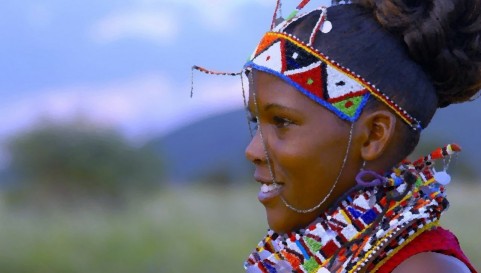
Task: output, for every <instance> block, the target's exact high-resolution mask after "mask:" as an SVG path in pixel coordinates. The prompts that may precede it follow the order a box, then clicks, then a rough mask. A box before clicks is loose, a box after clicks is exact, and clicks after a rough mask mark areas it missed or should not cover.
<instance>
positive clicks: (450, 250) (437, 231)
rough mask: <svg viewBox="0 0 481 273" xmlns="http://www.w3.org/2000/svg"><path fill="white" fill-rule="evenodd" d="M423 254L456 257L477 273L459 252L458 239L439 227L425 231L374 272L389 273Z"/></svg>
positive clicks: (461, 252) (460, 251)
mask: <svg viewBox="0 0 481 273" xmlns="http://www.w3.org/2000/svg"><path fill="white" fill-rule="evenodd" d="M423 252H437V253H442V254H445V255H450V256H453V257H456V258H458V259H459V260H460V261H462V262H463V263H465V264H466V265H467V266H468V267H469V269H470V270H471V272H472V273H477V271H476V269H474V267H473V265H472V264H471V263H470V262H469V259H468V258H467V257H466V255H464V253H463V251H462V250H461V247H460V246H459V242H458V238H456V236H455V235H454V234H453V233H451V232H450V231H448V230H445V229H443V228H440V227H438V228H434V229H432V230H429V231H425V232H424V233H422V234H421V235H419V236H418V237H417V238H415V239H414V240H413V241H412V242H410V243H409V244H408V245H406V246H405V247H403V248H402V249H401V250H399V252H397V253H396V254H395V255H393V256H392V257H391V258H390V259H389V261H387V262H386V263H385V264H384V265H383V266H381V267H380V268H379V270H377V271H376V272H377V273H390V272H392V271H393V270H394V269H395V268H396V267H397V266H398V265H400V264H401V263H402V262H404V261H405V260H407V259H408V258H409V257H412V256H414V255H416V254H419V253H423Z"/></svg>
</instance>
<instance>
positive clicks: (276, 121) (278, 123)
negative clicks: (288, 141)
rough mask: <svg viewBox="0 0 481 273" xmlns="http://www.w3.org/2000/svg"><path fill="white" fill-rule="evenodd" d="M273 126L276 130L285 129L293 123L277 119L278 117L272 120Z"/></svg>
mask: <svg viewBox="0 0 481 273" xmlns="http://www.w3.org/2000/svg"><path fill="white" fill-rule="evenodd" d="M272 119H273V121H274V124H275V125H276V127H277V128H286V127H288V126H289V125H291V124H294V122H293V121H292V120H290V119H287V118H283V117H279V116H274V117H273V118H272Z"/></svg>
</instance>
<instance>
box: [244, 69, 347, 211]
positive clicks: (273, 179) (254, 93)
mask: <svg viewBox="0 0 481 273" xmlns="http://www.w3.org/2000/svg"><path fill="white" fill-rule="evenodd" d="M249 82H250V86H252V87H253V86H254V85H253V83H252V77H249ZM252 89H253V90H252V100H253V101H254V108H255V109H254V110H255V115H256V119H257V122H258V124H257V130H258V131H259V136H260V138H261V141H262V147H263V149H264V154H265V157H266V161H267V166H268V169H269V174H270V176H271V180H272V183H273V184H274V185H275V186H279V184H278V183H277V180H276V177H275V175H274V170H273V167H272V160H271V157H270V155H269V151H268V149H267V143H266V140H265V137H264V134H263V132H262V126H261V123H260V118H259V105H258V103H257V93H256V91H255V88H254V87H253V88H252ZM249 128H250V126H249ZM353 130H354V123H353V122H352V123H351V127H350V129H349V139H348V142H347V147H346V152H345V154H344V158H343V160H342V163H341V167H340V170H339V173H338V174H337V177H336V179H335V180H334V183H333V184H332V187H331V188H330V190H329V192H328V193H327V194H326V196H324V198H323V199H322V200H321V201H320V202H319V203H317V205H315V206H313V207H311V208H309V209H299V208H296V207H294V206H293V205H292V204H290V203H289V202H288V201H287V200H286V199H285V197H284V196H282V195H281V200H282V202H283V203H284V205H285V206H286V207H287V208H289V209H290V210H292V211H294V212H297V213H300V214H307V213H311V212H313V211H315V210H317V209H319V208H320V207H321V206H322V205H323V204H324V203H325V202H326V201H327V200H328V199H329V197H330V196H331V195H332V192H333V191H334V189H335V188H336V186H337V184H338V182H339V180H340V178H341V176H342V173H343V171H344V167H345V166H346V162H347V158H348V157H349V151H350V149H351V144H352V134H353Z"/></svg>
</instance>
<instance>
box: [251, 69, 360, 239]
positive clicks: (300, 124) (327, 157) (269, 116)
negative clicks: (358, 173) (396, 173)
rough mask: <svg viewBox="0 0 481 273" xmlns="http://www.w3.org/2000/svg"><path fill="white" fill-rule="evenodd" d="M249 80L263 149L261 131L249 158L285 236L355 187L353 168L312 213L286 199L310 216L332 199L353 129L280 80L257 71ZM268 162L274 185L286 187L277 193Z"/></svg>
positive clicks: (262, 197)
mask: <svg viewBox="0 0 481 273" xmlns="http://www.w3.org/2000/svg"><path fill="white" fill-rule="evenodd" d="M250 77H252V78H251V86H250V90H251V91H250V94H249V112H250V113H251V115H252V117H256V115H257V114H258V120H257V122H258V125H260V129H261V130H262V135H263V140H264V143H262V139H261V135H260V130H259V129H258V130H257V131H256V133H255V135H254V137H253V139H252V140H251V142H250V144H249V145H248V146H247V148H246V157H247V159H249V160H250V161H251V162H252V163H254V165H255V173H254V178H255V179H256V181H258V182H259V183H260V184H262V185H260V187H261V190H260V191H259V196H258V198H259V201H260V202H261V203H262V204H263V205H264V206H265V208H266V213H267V221H268V224H269V226H270V228H271V229H273V230H274V231H276V232H278V233H286V232H290V231H293V230H296V229H300V228H304V227H306V226H307V225H308V224H309V223H311V222H312V221H313V220H314V219H315V218H316V217H317V216H318V215H319V213H320V212H321V211H323V210H325V209H326V208H327V206H328V205H329V204H330V203H332V202H334V201H335V200H336V199H337V198H338V197H339V196H340V195H342V193H343V192H345V191H346V190H347V189H348V188H350V187H351V186H352V185H353V184H351V182H347V183H345V182H343V180H348V179H346V178H347V177H353V174H352V171H349V170H348V169H349V167H348V165H350V164H349V163H348V164H347V166H346V168H345V169H344V171H343V174H342V176H341V178H340V181H339V183H338V185H337V186H336V189H335V190H334V192H333V193H332V195H331V196H330V198H329V199H328V200H327V202H325V203H324V204H323V205H322V206H321V207H320V208H319V209H317V210H316V211H314V212H312V213H309V214H300V213H297V212H294V211H292V210H290V209H289V208H287V207H286V206H285V205H284V203H283V201H282V199H281V196H282V197H283V198H284V199H285V200H286V201H287V202H288V203H289V204H290V205H292V206H294V207H295V208H297V209H303V210H305V209H310V208H312V207H314V206H316V205H317V204H318V203H319V202H320V201H322V200H323V199H324V198H325V196H326V195H328V193H329V191H330V190H331V188H332V186H333V184H334V182H335V181H336V177H337V176H338V174H339V173H340V170H341V165H342V162H343V160H344V157H345V156H346V149H347V145H348V139H349V131H350V124H349V123H348V122H346V121H343V120H341V119H340V118H339V117H337V116H336V115H334V114H333V113H331V112H330V111H329V110H327V109H325V108H324V107H323V106H321V105H319V104H317V103H316V102H314V101H312V100H311V99H309V98H308V97H306V96H305V95H303V94H302V93H300V92H299V91H298V90H296V89H295V88H294V87H292V86H290V85H288V84H287V83H285V82H284V81H282V80H280V79H279V78H277V77H275V76H272V75H270V74H267V73H264V72H259V71H253V73H251V75H250ZM254 93H255V96H256V98H257V106H258V107H256V106H255V102H254V97H253V96H254ZM256 108H257V109H256ZM257 111H258V112H257ZM254 119H255V118H254ZM264 145H265V148H266V150H267V153H268V155H269V160H268V159H267V156H266V153H265V150H264ZM351 157H352V153H350V156H349V158H351ZM349 158H348V161H347V162H349V161H350V160H349ZM268 161H270V165H271V168H272V173H273V176H274V178H275V181H276V182H277V183H278V184H280V185H281V187H280V188H278V189H275V187H273V186H270V187H268V186H269V185H272V182H273V180H272V177H271V173H270V170H269V162H268ZM351 169H352V168H351ZM349 180H350V181H352V179H349ZM263 185H267V186H263ZM262 188H263V189H262Z"/></svg>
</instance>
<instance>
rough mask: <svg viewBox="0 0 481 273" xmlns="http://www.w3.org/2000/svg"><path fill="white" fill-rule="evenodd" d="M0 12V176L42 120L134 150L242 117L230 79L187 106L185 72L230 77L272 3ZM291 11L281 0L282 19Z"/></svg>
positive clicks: (39, 4) (128, 0) (29, 1)
mask: <svg viewBox="0 0 481 273" xmlns="http://www.w3.org/2000/svg"><path fill="white" fill-rule="evenodd" d="M4 2H6V3H2V8H1V9H0V37H2V39H1V42H0V96H1V98H2V99H1V100H0V166H1V165H2V161H5V160H6V159H5V153H3V152H2V144H3V143H4V142H5V140H6V139H8V138H9V137H11V136H13V135H15V134H17V133H19V132H22V131H25V130H29V129H30V128H31V127H32V126H33V125H35V124H38V123H39V122H41V121H44V120H54V121H69V120H72V119H76V118H79V117H82V118H86V119H89V120H91V121H93V122H95V123H98V124H101V125H106V126H110V127H114V128H118V129H119V131H121V132H122V133H123V134H124V135H126V136H127V137H128V138H130V139H132V140H133V141H137V142H142V141H145V140H148V139H149V138H151V137H153V136H159V135H165V134H168V133H169V132H171V131H172V130H175V129H176V128H179V127H181V126H183V125H186V124H188V123H190V122H193V121H196V120H200V119H203V118H205V117H207V116H209V115H213V114H217V113H221V112H225V111H230V110H233V109H238V108H241V107H243V101H242V95H241V85H240V80H239V79H238V78H228V77H215V76H207V75H203V74H199V73H196V74H195V78H194V91H195V93H194V97H193V98H192V99H191V98H190V88H191V69H190V68H191V66H192V65H194V64H195V65H201V66H205V67H207V68H211V69H214V70H221V71H239V70H240V69H241V67H242V66H243V64H244V62H245V61H246V59H247V57H248V56H250V55H251V53H252V51H253V50H254V48H255V46H256V45H257V43H258V41H259V39H260V38H261V37H262V35H263V33H264V32H266V31H267V30H268V29H269V26H270V20H271V18H272V14H273V10H274V7H275V2H276V1H275V0H117V1H94V0H70V1H65V0H42V1H38V0H15V1H4ZM297 2H298V1H287V0H285V1H284V7H283V13H284V15H286V14H288V13H290V11H291V10H292V9H293V8H294V6H295V5H296V4H297ZM312 2H313V3H311V4H310V5H311V8H312V7H313V6H319V5H323V4H324V5H327V4H328V2H330V1H328V0H317V1H315V0H313V1H312ZM308 8H309V7H308ZM479 105H481V103H479V100H478V103H477V105H476V107H479ZM445 115H449V114H445ZM466 116H467V117H469V114H467V115H466ZM471 119H472V120H473V121H474V122H476V123H477V121H476V120H475V118H474V117H471Z"/></svg>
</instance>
